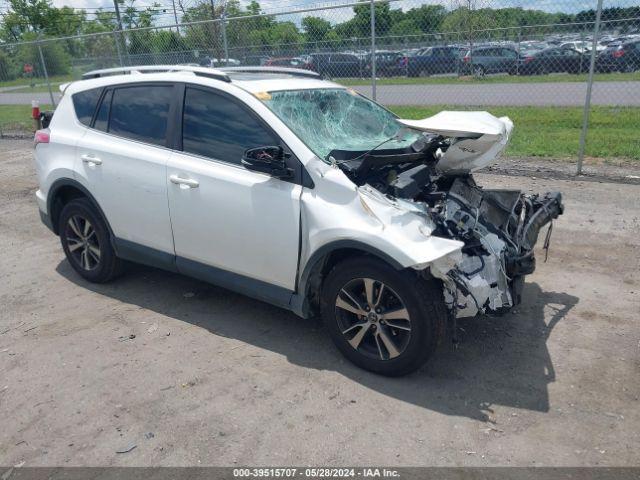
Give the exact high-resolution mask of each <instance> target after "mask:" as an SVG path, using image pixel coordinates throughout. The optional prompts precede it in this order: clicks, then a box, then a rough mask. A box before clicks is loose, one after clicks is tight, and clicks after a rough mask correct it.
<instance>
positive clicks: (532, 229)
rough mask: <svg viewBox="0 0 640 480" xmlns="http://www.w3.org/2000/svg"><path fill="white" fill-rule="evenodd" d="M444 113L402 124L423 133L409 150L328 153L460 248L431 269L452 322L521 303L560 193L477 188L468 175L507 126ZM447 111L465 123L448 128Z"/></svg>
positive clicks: (558, 210) (494, 153)
mask: <svg viewBox="0 0 640 480" xmlns="http://www.w3.org/2000/svg"><path fill="white" fill-rule="evenodd" d="M443 113H444V114H445V116H444V118H440V119H439V121H436V122H434V121H433V119H434V118H435V117H431V119H425V120H424V121H403V120H401V122H403V123H406V124H407V125H409V126H410V127H411V128H414V129H420V130H423V132H424V133H423V134H422V136H421V137H420V138H419V140H417V141H416V142H414V143H413V144H412V145H411V146H410V147H409V148H406V149H403V150H402V151H399V150H397V149H396V150H384V149H376V150H374V151H369V152H353V151H341V150H334V151H332V152H331V157H332V161H334V163H335V165H336V166H338V167H339V168H341V169H342V170H343V172H345V174H346V175H347V176H348V177H349V178H350V179H351V180H352V181H353V182H354V183H355V184H356V185H358V186H359V187H361V188H369V187H371V188H373V189H375V190H377V191H378V192H380V193H381V194H383V195H384V196H386V197H387V198H389V199H390V200H395V199H402V200H404V201H410V202H412V203H413V204H414V205H415V206H417V207H418V208H419V210H420V211H421V212H422V213H423V214H424V216H425V217H427V218H428V220H430V222H431V223H432V224H433V226H434V229H433V232H432V235H434V236H440V237H444V238H449V239H454V240H459V241H461V242H463V243H464V246H463V247H462V251H461V255H459V256H458V257H457V258H456V261H455V263H452V264H451V265H448V266H447V268H446V269H443V268H434V267H432V268H431V271H430V273H431V275H433V276H435V277H437V278H440V279H441V280H442V281H443V284H444V286H445V290H444V296H445V302H446V303H447V306H448V307H449V309H450V311H451V313H452V314H453V316H454V317H456V318H459V317H471V316H474V315H477V314H480V313H494V314H499V313H504V312H506V311H508V310H509V309H510V308H512V307H513V306H514V305H517V304H519V303H520V301H521V292H522V287H523V285H524V276H525V275H527V274H530V273H532V272H533V271H534V269H535V264H536V261H535V257H534V251H533V249H534V246H535V244H536V242H537V240H538V237H539V234H540V231H541V230H542V229H543V227H545V226H546V225H548V224H549V228H548V230H547V234H546V238H545V248H548V244H549V239H550V234H551V228H552V225H551V222H552V221H553V219H555V218H557V217H558V216H559V215H561V214H562V212H563V205H562V196H561V194H560V193H558V192H552V193H546V194H534V195H526V194H524V193H522V192H521V191H518V190H490V189H484V188H482V187H480V186H478V185H477V184H476V182H475V180H474V178H473V175H472V172H473V171H475V170H477V169H479V168H482V167H483V166H485V165H487V164H488V163H490V162H492V161H495V159H496V158H498V156H499V155H500V153H501V152H502V150H503V149H504V147H505V146H506V144H507V141H508V137H509V134H510V132H511V129H512V127H513V125H512V124H511V122H510V120H509V119H506V118H503V119H498V118H496V117H493V116H491V115H489V114H488V113H486V112H470V115H469V114H467V113H465V112H443ZM446 114H454V115H455V117H456V118H455V119H454V120H457V121H454V122H449V123H455V125H457V126H458V128H459V126H460V125H461V124H462V125H463V126H468V125H471V126H470V127H468V128H464V129H458V130H453V129H452V128H451V127H450V126H446V124H447V120H449V119H450V117H447V115H446ZM440 115H441V114H440ZM436 117H437V116H436ZM460 118H463V120H468V122H467V123H466V124H465V123H464V122H460ZM478 118H480V119H481V120H482V122H477V120H478ZM479 123H480V127H478V124H479ZM434 124H437V125H440V126H442V125H443V124H445V127H444V128H442V127H436V126H434Z"/></svg>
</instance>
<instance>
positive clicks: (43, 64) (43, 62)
mask: <svg viewBox="0 0 640 480" xmlns="http://www.w3.org/2000/svg"><path fill="white" fill-rule="evenodd" d="M38 53H39V54H40V63H41V64H42V73H44V80H45V82H47V88H48V89H49V98H51V105H53V108H56V100H55V98H53V90H52V89H51V82H50V81H49V74H48V73H47V65H46V63H45V61H44V55H43V54H42V45H41V43H40V40H38Z"/></svg>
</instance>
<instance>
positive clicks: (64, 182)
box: [47, 178, 113, 238]
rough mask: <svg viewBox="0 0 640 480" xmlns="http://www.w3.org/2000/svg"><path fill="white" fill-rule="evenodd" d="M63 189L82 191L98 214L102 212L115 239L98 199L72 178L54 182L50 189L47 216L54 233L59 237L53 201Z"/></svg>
mask: <svg viewBox="0 0 640 480" xmlns="http://www.w3.org/2000/svg"><path fill="white" fill-rule="evenodd" d="M62 187H74V188H77V189H78V190H80V191H81V192H82V193H83V194H84V195H85V196H86V197H87V198H88V199H89V200H90V201H91V203H92V204H93V206H94V207H96V209H97V210H98V212H100V215H102V218H103V219H104V221H105V223H106V224H107V228H108V229H109V234H110V235H111V237H112V238H113V231H112V230H111V226H110V225H109V221H108V220H107V217H106V216H105V214H104V212H103V211H102V208H100V205H99V204H98V202H97V201H96V199H95V198H94V197H93V195H91V193H89V190H87V189H86V188H85V187H84V186H83V185H82V184H81V183H80V182H78V181H77V180H73V179H71V178H60V179H58V180H56V181H55V182H53V184H52V185H51V187H50V188H49V193H48V194H47V214H48V216H49V218H50V222H51V225H52V229H53V233H55V234H56V235H58V226H57V225H55V224H54V223H53V206H54V202H53V200H54V199H55V198H56V194H57V193H58V190H60V188H62Z"/></svg>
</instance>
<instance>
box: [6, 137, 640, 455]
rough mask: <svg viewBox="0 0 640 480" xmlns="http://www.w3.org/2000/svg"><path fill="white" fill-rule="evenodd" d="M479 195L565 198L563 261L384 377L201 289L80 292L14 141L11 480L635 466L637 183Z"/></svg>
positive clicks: (316, 330)
mask: <svg viewBox="0 0 640 480" xmlns="http://www.w3.org/2000/svg"><path fill="white" fill-rule="evenodd" d="M478 181H479V183H481V184H484V185H487V186H492V187H518V188H522V189H524V190H527V191H538V190H545V191H546V190H560V191H562V192H564V194H565V198H566V214H565V215H564V216H562V217H561V218H560V219H559V220H558V221H557V222H556V223H555V228H554V235H553V239H552V244H551V251H550V256H549V260H548V262H547V263H543V262H542V255H539V264H538V270H537V271H536V273H535V274H534V275H531V276H530V277H528V279H527V284H526V289H525V295H524V297H525V300H524V303H523V304H522V305H521V306H520V307H519V308H518V309H517V310H516V311H515V312H513V313H511V314H508V315H506V316H504V317H501V318H488V317H481V318H477V319H473V320H468V321H464V322H461V324H460V327H461V333H462V344H461V346H460V348H459V349H458V350H454V349H453V348H452V346H451V344H450V343H449V342H445V343H444V344H443V345H441V347H440V351H439V352H438V354H437V356H436V357H435V358H434V359H433V360H432V361H431V362H430V363H428V364H427V365H426V366H425V367H424V368H423V369H422V370H421V371H420V372H418V373H416V374H413V375H411V376H408V377H404V378H400V379H389V378H384V377H379V376H375V375H373V374H369V373H367V372H364V371H362V370H359V369H358V368H356V367H354V366H352V365H351V364H350V363H348V362H347V361H345V360H344V359H343V358H342V357H341V356H340V355H339V353H338V352H337V351H336V349H335V348H334V347H333V345H332V344H331V342H330V340H329V338H328V336H327V335H325V333H324V332H323V329H322V327H321V325H320V324H319V323H318V322H317V321H305V320H301V319H299V318H297V317H296V316H294V315H293V314H290V313H288V312H286V311H283V310H280V309H278V308H275V307H271V306H269V305H266V304H264V303H261V302H258V301H255V300H251V299H248V298H245V297H243V296H240V295H236V294H234V293H230V292H228V291H225V290H223V289H220V288H217V287H214V286H210V285H208V284H205V283H201V282H198V281H196V280H191V279H189V278H186V277H182V276H179V275H175V274H169V273H165V272H162V271H159V270H154V269H151V268H146V267H134V268H131V269H129V271H128V273H127V274H126V275H125V276H124V277H122V278H121V279H119V280H118V281H116V282H115V283H112V284H108V285H91V284H88V283H86V282H85V281H83V280H81V279H80V277H78V276H77V275H75V274H74V272H73V271H72V269H71V268H70V266H69V265H68V263H67V262H66V260H65V258H64V254H63V253H62V249H61V247H60V244H59V241H58V238H57V237H55V236H54V235H52V234H51V233H50V232H49V231H48V230H47V229H46V227H44V226H43V225H42V224H41V223H40V220H39V217H38V211H37V206H36V203H35V198H34V195H33V193H34V191H35V189H36V179H35V175H34V169H33V165H32V159H31V149H30V142H28V141H16V140H3V141H0V278H1V282H0V465H13V464H20V463H22V462H24V465H25V466H55V465H61V466H70V465H101V466H108V465H138V466H143V465H174V466H180V465H230V466H235V465H237V466H244V465H375V466H382V465H387V466H408V465H411V466H414V465H447V466H457V465H466V466H472V465H473V466H483V465H492V466H495V465H533V466H538V465H562V466H577V465H609V466H628V465H638V464H639V463H640V462H639V461H638V459H639V458H640V457H639V456H638V451H637V450H638V445H640V408H639V406H640V404H639V401H638V399H639V395H640V382H639V381H638V379H639V376H638V373H639V372H640V368H639V367H640V357H639V353H640V342H639V340H640V330H639V328H638V326H639V321H640V301H639V297H640V295H639V292H640V273H639V272H640V261H639V260H638V259H639V258H640V235H639V233H640V220H639V215H640V185H637V184H636V185H633V184H628V183H627V184H625V183H612V182H609V181H607V180H606V179H598V178H596V177H594V178H591V179H589V180H588V181H586V180H575V179H570V178H568V177H567V176H566V175H565V176H562V175H560V176H559V178H553V174H549V172H546V175H545V178H540V177H536V178H532V177H531V176H529V177H525V176H514V175H510V176H506V175H501V174H500V175H499V174H481V175H478ZM132 335H135V338H130V336H132ZM134 445H135V448H134V449H132V450H131V451H129V452H128V453H116V452H117V451H119V450H120V451H121V450H128V449H129V448H131V447H133V446H134Z"/></svg>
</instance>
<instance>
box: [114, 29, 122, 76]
mask: <svg viewBox="0 0 640 480" xmlns="http://www.w3.org/2000/svg"><path fill="white" fill-rule="evenodd" d="M113 41H114V42H115V43H116V52H118V62H120V66H121V67H124V63H122V52H121V51H120V40H119V39H118V31H117V30H114V31H113Z"/></svg>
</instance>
